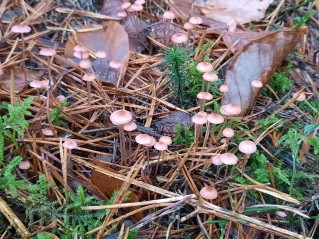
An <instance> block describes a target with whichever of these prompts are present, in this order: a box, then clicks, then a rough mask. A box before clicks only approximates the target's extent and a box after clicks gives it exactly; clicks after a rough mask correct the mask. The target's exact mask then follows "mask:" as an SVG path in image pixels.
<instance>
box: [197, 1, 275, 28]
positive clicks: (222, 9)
mask: <svg viewBox="0 0 319 239" xmlns="http://www.w3.org/2000/svg"><path fill="white" fill-rule="evenodd" d="M272 2H273V0H207V1H205V3H204V4H203V5H201V6H202V9H201V11H202V12H203V13H204V14H205V16H206V17H208V18H211V19H214V20H216V21H219V22H223V23H229V22H231V21H234V20H235V21H236V22H238V23H240V24H244V23H249V22H252V21H259V20H260V19H262V18H263V17H264V16H265V12H266V10H267V8H268V7H269V5H270V4H271V3H272Z"/></svg>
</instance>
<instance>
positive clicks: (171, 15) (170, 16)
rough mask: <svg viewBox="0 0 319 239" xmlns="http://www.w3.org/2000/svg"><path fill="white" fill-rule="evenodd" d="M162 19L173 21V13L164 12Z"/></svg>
mask: <svg viewBox="0 0 319 239" xmlns="http://www.w3.org/2000/svg"><path fill="white" fill-rule="evenodd" d="M163 18H164V19H168V20H173V19H175V18H176V16H175V13H174V12H172V11H165V12H164V14H163Z"/></svg>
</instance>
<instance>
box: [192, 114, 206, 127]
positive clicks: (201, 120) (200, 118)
mask: <svg viewBox="0 0 319 239" xmlns="http://www.w3.org/2000/svg"><path fill="white" fill-rule="evenodd" d="M192 122H193V123H194V124H198V125H203V124H206V123H207V117H206V116H204V115H201V114H198V113H197V114H196V115H194V116H193V117H192Z"/></svg>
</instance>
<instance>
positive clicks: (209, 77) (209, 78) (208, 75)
mask: <svg viewBox="0 0 319 239" xmlns="http://www.w3.org/2000/svg"><path fill="white" fill-rule="evenodd" d="M203 79H204V80H205V81H209V82H214V81H217V80H218V75H217V74H216V73H214V72H211V71H209V72H205V73H204V74H203Z"/></svg>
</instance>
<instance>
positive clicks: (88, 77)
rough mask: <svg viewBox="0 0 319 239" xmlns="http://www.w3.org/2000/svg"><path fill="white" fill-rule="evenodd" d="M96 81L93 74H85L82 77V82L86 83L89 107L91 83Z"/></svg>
mask: <svg viewBox="0 0 319 239" xmlns="http://www.w3.org/2000/svg"><path fill="white" fill-rule="evenodd" d="M95 79H96V76H95V74H89V73H86V74H84V75H83V80H84V81H86V82H87V84H86V85H87V90H88V104H89V105H91V81H94V80H95Z"/></svg>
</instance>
